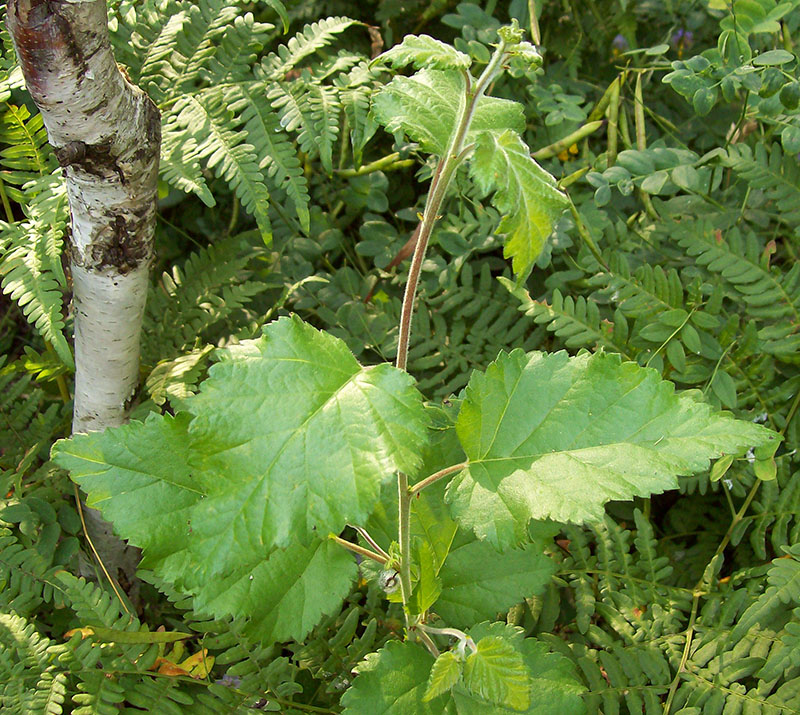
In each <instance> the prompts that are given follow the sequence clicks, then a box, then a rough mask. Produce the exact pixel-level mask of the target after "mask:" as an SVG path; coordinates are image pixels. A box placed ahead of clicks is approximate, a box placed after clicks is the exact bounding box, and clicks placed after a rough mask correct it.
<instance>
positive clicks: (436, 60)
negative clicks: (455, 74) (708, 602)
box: [375, 35, 472, 70]
mask: <svg viewBox="0 0 800 715" xmlns="http://www.w3.org/2000/svg"><path fill="white" fill-rule="evenodd" d="M375 62H386V63H388V64H391V65H392V67H405V66H406V65H409V64H413V65H414V67H416V68H417V69H422V68H423V67H431V68H433V69H439V70H448V69H453V70H457V69H469V66H470V65H471V64H472V60H471V59H470V58H469V55H466V54H464V53H463V52H459V51H458V50H457V49H455V48H454V47H451V46H450V45H448V44H445V43H444V42H440V41H439V40H436V39H434V38H433V37H431V36H430V35H406V36H405V37H404V38H403V41H402V42H401V43H400V44H399V45H395V46H394V47H392V48H391V49H390V50H387V51H386V52H384V53H383V54H382V55H380V56H379V57H376V58H375Z"/></svg>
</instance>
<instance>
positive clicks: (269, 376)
mask: <svg viewBox="0 0 800 715" xmlns="http://www.w3.org/2000/svg"><path fill="white" fill-rule="evenodd" d="M498 34H499V40H498V43H497V45H496V47H495V51H494V54H493V55H492V57H491V59H490V60H489V62H488V63H487V64H486V66H485V68H484V69H483V70H482V72H480V74H478V76H475V75H474V74H473V73H472V71H471V70H472V65H471V60H470V58H469V57H468V56H467V55H466V54H464V53H462V52H459V51H457V50H455V49H454V48H452V47H450V46H448V45H446V44H443V43H441V42H439V41H437V40H435V39H433V38H430V37H427V36H424V35H423V36H409V37H407V38H406V39H405V40H404V41H403V43H401V44H400V45H398V46H397V47H394V48H392V49H391V50H389V51H388V52H386V53H384V54H383V55H381V56H380V57H379V58H378V59H377V60H376V63H384V64H390V65H392V66H393V67H403V66H406V65H409V64H410V65H413V66H414V67H415V68H416V69H417V70H418V71H417V72H416V74H413V75H412V76H410V77H403V76H397V77H395V78H394V79H393V80H392V81H391V82H389V83H388V84H387V85H386V86H385V87H384V88H383V89H382V90H381V91H380V92H379V93H378V94H377V96H376V97H375V99H374V101H373V107H372V111H373V114H374V117H375V118H376V119H377V121H379V122H380V123H381V124H383V125H384V126H385V127H386V128H387V129H388V130H390V131H392V132H402V133H403V134H404V135H406V136H407V137H408V138H410V139H411V140H413V141H415V142H418V143H419V146H420V147H421V148H422V149H423V150H424V151H428V152H430V153H431V154H433V155H435V156H437V157H438V162H437V165H436V169H435V171H434V174H433V179H432V182H431V186H430V189H429V193H428V198H427V202H426V205H425V209H424V212H423V213H422V216H421V224H420V228H419V232H418V240H417V244H416V247H415V250H414V255H413V258H412V263H411V268H410V270H409V277H408V282H407V285H406V291H405V296H404V300H403V306H402V313H401V322H400V331H399V344H398V353H397V361H396V365H395V366H391V365H389V364H387V363H384V364H380V365H376V366H369V367H365V366H362V365H360V364H359V363H358V362H357V360H356V359H355V357H354V356H353V355H352V354H351V353H350V351H349V350H348V348H347V347H346V345H345V344H344V342H342V341H341V340H339V339H338V338H335V337H333V336H332V335H330V334H327V333H324V332H320V331H318V330H317V329H315V328H314V327H312V326H310V325H308V324H306V323H304V322H302V321H301V320H300V319H299V318H297V317H288V318H281V319H279V320H277V321H275V322H273V323H271V324H269V325H267V326H266V328H265V329H264V333H263V336H262V337H261V338H260V339H257V340H251V341H245V342H243V343H241V344H240V345H237V346H234V347H230V348H228V349H226V350H225V351H222V359H221V360H220V362H219V363H218V364H216V365H215V366H213V367H212V368H211V370H210V373H209V377H208V379H207V380H206V381H205V382H204V383H203V384H202V386H201V389H200V391H199V393H198V394H196V395H194V396H191V397H188V398H186V399H185V401H183V405H184V407H185V409H184V410H183V411H179V412H178V413H177V414H175V415H169V414H168V415H158V414H151V415H150V416H149V417H148V418H147V420H146V421H145V422H132V423H131V424H128V425H125V426H122V427H118V428H115V429H109V430H106V431H105V432H103V433H91V434H86V435H76V436H75V437H73V438H72V439H71V440H63V441H60V442H58V443H57V444H56V445H55V447H54V449H53V457H54V459H55V460H56V461H57V462H58V463H59V464H60V465H61V466H63V467H65V468H67V469H69V470H70V472H71V475H72V478H73V479H74V480H75V481H76V482H77V483H78V484H79V485H80V486H81V488H82V489H83V490H84V491H85V492H86V493H87V495H88V503H89V504H91V505H92V506H95V507H97V508H99V509H100V510H101V511H102V513H103V515H104V516H105V518H107V519H108V520H110V521H111V522H112V523H113V524H114V526H115V529H116V530H117V532H118V533H119V535H120V536H122V537H124V538H125V539H127V540H129V541H130V542H131V543H132V544H135V545H136V546H139V547H140V548H142V550H143V560H142V564H141V566H142V569H143V570H144V575H145V577H146V576H147V574H150V575H151V576H152V577H153V580H154V581H155V582H156V583H159V584H164V583H165V584H168V585H169V586H170V587H171V588H172V589H174V590H177V591H179V592H183V593H186V594H190V595H191V596H192V597H193V602H194V611H195V612H196V613H205V614H209V615H210V616H214V617H218V616H234V617H235V618H237V619H240V620H242V621H244V622H245V625H244V626H243V632H244V633H245V634H246V635H248V636H250V637H252V638H253V639H255V640H258V641H261V643H262V644H271V643H277V642H282V641H287V640H296V641H302V640H303V639H304V638H305V637H306V636H307V635H308V634H309V632H310V631H311V629H312V628H313V627H314V626H315V624H316V623H317V622H318V621H319V620H320V618H321V617H322V616H323V615H325V614H330V613H334V612H336V611H337V609H339V608H340V606H341V603H342V601H343V599H344V598H345V597H346V596H347V594H348V593H349V591H350V589H351V587H352V584H353V582H354V580H355V579H356V577H357V575H358V572H359V566H358V563H357V561H356V560H355V559H354V558H353V552H355V553H356V554H358V555H360V557H361V561H362V567H361V570H362V572H363V573H364V574H365V575H366V576H367V577H368V578H374V579H375V580H376V582H377V583H378V584H380V585H381V586H382V587H383V588H384V589H385V590H386V592H387V598H389V599H390V600H396V601H398V602H400V603H401V604H402V609H403V614H404V618H405V632H404V634H403V638H402V640H401V639H397V640H392V641H390V642H389V643H388V644H387V645H386V646H384V647H383V648H381V649H380V650H378V651H376V652H374V653H371V654H370V655H368V656H367V658H366V659H365V661H364V662H363V663H362V665H361V666H359V669H358V674H357V676H356V678H355V680H354V681H353V683H352V685H350V687H349V688H348V689H347V690H346V692H345V694H344V696H343V698H342V705H343V706H344V708H345V710H344V711H345V712H346V713H351V714H353V715H355V714H356V713H373V712H374V713H378V712H395V713H404V714H405V713H498V712H530V713H543V712H552V713H579V712H584V707H585V706H584V704H583V701H582V699H581V697H580V693H581V691H582V690H583V687H582V686H581V685H580V683H579V682H578V680H577V679H576V678H575V676H574V674H573V672H572V666H571V665H570V663H569V661H568V660H567V659H566V658H564V657H563V656H561V655H559V654H556V653H553V652H551V651H550V648H549V646H548V645H547V644H546V643H545V642H543V641H539V640H537V639H533V638H525V637H524V633H523V632H522V630H521V629H520V628H518V627H516V626H513V625H508V624H506V623H504V622H497V621H496V618H497V615H498V614H499V613H502V612H503V611H507V610H508V609H509V608H510V607H512V606H513V605H514V604H516V603H518V602H519V601H521V600H522V599H524V598H525V597H528V596H531V595H534V594H536V593H538V592H541V590H543V589H544V587H545V586H546V585H547V583H548V582H549V580H550V578H551V576H552V574H553V571H554V565H553V563H552V562H551V560H550V559H549V558H548V557H547V556H546V555H545V547H546V544H547V541H548V540H549V539H551V538H552V537H553V536H554V534H555V533H557V532H558V531H559V529H560V527H559V525H558V523H559V522H569V523H578V524H580V523H586V522H594V521H599V520H601V519H602V517H603V513H604V511H603V505H604V504H605V503H606V502H607V501H609V500H626V499H632V498H634V497H636V496H647V495H650V494H653V493H659V492H663V491H665V490H668V489H674V488H676V487H677V485H678V477H679V476H681V475H689V474H694V473H697V472H700V471H703V470H705V469H706V468H707V467H708V466H709V462H710V460H712V459H716V458H719V457H722V456H726V457H728V458H730V457H731V456H737V455H741V454H743V453H744V452H745V451H747V450H748V449H749V448H751V447H755V449H756V455H757V458H758V459H761V460H764V461H769V460H770V459H771V456H772V454H773V453H774V451H775V448H776V447H777V444H778V441H779V437H778V435H776V434H775V433H774V432H772V431H770V430H769V429H767V428H765V427H763V426H761V425H757V424H753V423H748V422H742V421H737V420H735V419H734V418H733V417H732V416H730V415H728V414H725V413H720V412H716V411H715V410H713V409H712V408H711V407H710V406H709V405H708V404H706V403H704V402H703V401H702V400H701V399H700V398H699V397H698V396H697V395H696V394H695V393H684V394H676V392H675V389H674V386H673V385H672V384H671V383H669V382H667V381H664V380H662V379H661V377H660V375H659V374H658V373H657V372H656V371H655V370H653V369H648V368H643V367H640V366H638V365H636V364H634V363H631V362H623V360H622V359H621V358H620V357H619V356H616V355H608V354H605V353H602V352H599V353H597V354H594V355H590V354H588V353H582V354H580V355H578V356H577V357H569V356H567V354H566V353H564V352H559V353H554V354H547V353H542V352H531V353H525V352H523V351H521V350H515V351H512V352H510V353H506V352H503V353H501V354H500V355H499V356H498V357H497V359H496V360H495V361H494V362H493V363H492V364H491V365H489V366H488V367H487V369H486V370H485V371H476V372H475V373H474V374H473V375H472V377H471V379H470V381H469V384H468V386H467V388H466V390H465V392H464V394H463V395H462V396H461V397H460V398H459V399H458V400H455V399H454V400H452V402H451V403H450V404H449V405H443V406H434V405H428V404H425V402H424V400H423V397H422V395H421V394H420V392H419V391H418V390H417V389H416V387H415V384H414V379H413V377H412V376H411V375H409V374H408V373H407V372H406V371H405V368H406V363H407V356H408V345H409V336H410V334H411V328H412V318H413V313H414V301H415V296H416V291H417V284H418V280H419V275H420V272H421V269H422V264H423V261H424V259H425V254H426V250H427V246H428V242H429V239H430V236H431V232H432V229H433V227H434V225H435V223H436V221H437V218H438V216H439V214H440V209H441V207H442V204H443V202H444V200H445V199H446V197H447V192H448V189H449V188H450V187H451V186H452V183H453V178H454V176H455V175H456V173H457V172H458V171H459V170H460V169H461V168H462V167H465V168H466V169H467V171H468V174H469V176H470V177H471V178H472V180H473V181H475V182H476V184H477V186H478V187H479V189H480V190H482V191H483V192H485V193H486V194H489V193H492V192H493V195H492V199H491V200H492V202H493V203H494V205H495V207H496V208H497V209H498V211H499V212H500V213H501V215H502V217H503V218H502V220H501V223H500V224H499V226H498V232H499V233H500V234H503V235H504V236H505V255H506V257H508V258H510V259H511V261H512V265H513V268H514V272H515V274H516V275H517V277H518V279H519V280H520V281H521V280H523V279H524V278H525V277H527V275H528V274H529V272H530V270H531V269H532V267H533V264H534V261H535V260H536V258H537V256H538V255H539V252H540V251H541V249H542V246H543V244H544V241H545V240H546V238H547V237H548V235H549V234H550V232H551V230H552V227H553V224H554V222H555V220H556V219H557V218H558V217H559V215H560V214H561V212H562V210H563V209H564V207H565V205H566V203H567V199H566V197H565V196H564V194H563V193H562V192H561V191H560V190H559V189H558V188H557V186H556V184H555V181H554V180H553V178H552V177H551V176H550V175H549V174H547V173H546V172H545V171H544V170H543V169H541V168H540V167H539V166H538V165H537V164H536V162H535V161H534V160H533V159H532V158H531V155H530V150H529V148H528V147H527V146H526V144H525V142H524V141H523V140H522V138H521V136H520V135H521V133H522V131H523V130H524V127H525V121H524V115H523V111H522V107H521V105H519V104H517V103H515V102H512V101H509V100H504V99H499V98H493V97H491V96H488V94H487V93H488V91H489V89H490V88H491V86H492V83H493V81H494V80H495V79H496V78H497V77H498V76H499V75H500V73H501V72H503V70H504V69H505V68H506V67H507V65H508V64H509V63H510V62H512V61H513V62H517V63H527V64H528V65H529V66H536V65H537V64H538V63H539V62H540V56H539V53H538V52H537V50H536V48H535V47H534V46H533V45H531V44H529V43H527V42H525V41H524V40H523V39H522V33H521V32H520V30H519V29H518V28H517V27H516V26H515V25H512V26H507V27H504V28H502V29H501V30H500V31H499V33H498ZM348 527H353V528H352V531H351V530H349V529H348ZM350 533H357V534H359V535H360V537H361V542H360V543H356V542H354V541H351V540H349V539H347V538H345V536H346V535H347V534H350Z"/></svg>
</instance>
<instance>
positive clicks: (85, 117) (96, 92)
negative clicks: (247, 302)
mask: <svg viewBox="0 0 800 715" xmlns="http://www.w3.org/2000/svg"><path fill="white" fill-rule="evenodd" d="M7 22H8V28H9V31H10V33H11V36H12V38H13V40H14V45H15V48H16V51H17V56H18V58H19V62H20V65H21V67H22V71H23V74H24V75H25V81H26V84H27V87H28V90H29V91H30V93H31V96H32V97H33V100H34V102H35V103H36V105H37V106H38V107H39V110H40V112H41V114H42V118H43V119H44V124H45V126H46V128H47V133H48V137H49V140H50V143H51V144H52V145H53V147H54V149H55V153H56V156H57V157H58V161H59V163H60V164H61V166H62V168H63V172H64V176H65V177H66V183H67V192H68V196H69V205H70V211H71V215H72V223H71V227H72V233H71V240H70V242H69V252H70V256H69V258H70V266H71V274H72V279H73V300H74V303H73V309H74V319H75V370H76V375H75V401H74V413H73V432H87V431H91V430H102V429H104V428H106V427H109V426H116V425H119V424H121V423H123V422H124V421H125V420H126V415H127V409H128V406H129V401H130V398H131V397H132V396H133V394H134V392H135V390H136V387H137V385H138V382H139V333H140V330H141V322H142V315H143V312H144V305H145V297H146V294H147V286H148V268H149V265H150V262H151V260H152V255H153V231H154V227H155V210H156V188H157V180H158V157H159V145H160V134H161V124H160V118H159V113H158V110H157V109H156V107H155V105H154V104H153V103H152V102H151V101H150V99H149V98H148V97H147V96H146V95H145V94H144V92H142V91H141V90H140V89H138V88H137V87H135V86H133V85H132V84H131V83H129V82H128V80H127V79H126V78H125V77H124V76H123V75H122V73H121V72H120V70H119V68H118V66H117V63H116V61H115V60H114V56H113V54H112V51H111V46H110V44H109V38H108V18H107V9H106V2H105V0H8V3H7Z"/></svg>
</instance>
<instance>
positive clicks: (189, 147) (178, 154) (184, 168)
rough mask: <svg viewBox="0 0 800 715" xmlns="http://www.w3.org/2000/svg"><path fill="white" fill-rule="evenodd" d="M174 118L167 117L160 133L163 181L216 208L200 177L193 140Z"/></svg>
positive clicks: (160, 168)
mask: <svg viewBox="0 0 800 715" xmlns="http://www.w3.org/2000/svg"><path fill="white" fill-rule="evenodd" d="M186 134H187V132H186V130H185V129H184V128H183V127H181V126H180V125H179V124H178V121H177V117H175V116H170V117H167V118H166V119H165V121H164V123H163V126H162V129H161V164H160V167H159V170H160V172H161V175H162V177H163V178H164V181H166V182H167V183H169V184H172V185H173V186H174V187H175V188H177V189H180V190H181V191H185V192H186V193H187V194H196V195H197V196H198V198H199V199H200V200H201V201H202V202H203V203H204V204H205V205H206V206H216V203H217V202H216V200H215V199H214V196H213V194H212V193H211V191H210V190H209V188H208V184H207V183H206V179H205V177H204V176H203V167H202V164H201V163H200V157H199V155H198V149H197V140H195V139H194V137H191V136H189V137H187V136H186Z"/></svg>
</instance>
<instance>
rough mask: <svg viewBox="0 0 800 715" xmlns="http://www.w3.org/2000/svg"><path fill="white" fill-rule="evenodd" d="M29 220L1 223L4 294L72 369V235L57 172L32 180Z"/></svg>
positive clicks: (1, 260)
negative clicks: (68, 249)
mask: <svg viewBox="0 0 800 715" xmlns="http://www.w3.org/2000/svg"><path fill="white" fill-rule="evenodd" d="M26 194H28V196H29V197H30V198H29V199H28V204H27V206H26V207H25V211H26V213H27V215H28V218H27V220H26V221H24V222H20V223H16V224H7V223H3V222H0V276H1V277H2V283H1V284H2V289H3V292H4V293H6V294H7V295H9V296H10V297H11V299H12V300H14V301H16V302H17V303H18V305H19V306H20V308H22V312H23V313H24V315H25V317H26V318H27V320H28V321H29V322H30V323H31V324H33V325H34V326H35V327H36V329H37V330H38V331H39V333H40V334H41V335H42V337H44V339H45V340H47V341H48V342H50V343H51V344H52V345H53V347H54V348H55V350H56V352H57V353H58V356H59V357H60V358H61V360H62V361H63V362H64V363H65V364H66V365H68V366H70V367H72V365H73V361H72V352H71V350H70V348H69V345H68V344H67V340H66V338H65V336H64V318H63V316H62V309H63V306H62V294H63V290H64V287H65V284H66V279H65V277H64V271H63V268H62V267H61V248H62V245H63V237H64V233H65V231H66V224H67V218H68V206H67V195H66V187H65V185H64V182H63V181H62V180H61V177H60V176H56V175H55V174H53V175H50V176H46V177H43V178H42V179H40V180H38V181H36V182H32V183H31V184H29V185H28V186H27V188H26Z"/></svg>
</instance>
